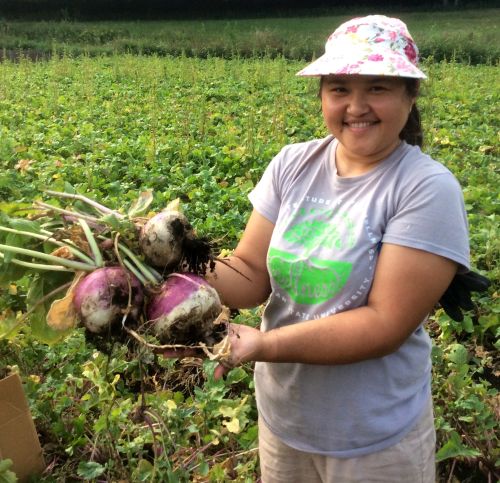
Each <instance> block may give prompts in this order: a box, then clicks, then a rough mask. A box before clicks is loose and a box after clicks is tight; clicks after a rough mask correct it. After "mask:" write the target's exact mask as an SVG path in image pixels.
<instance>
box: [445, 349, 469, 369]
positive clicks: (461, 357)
mask: <svg viewBox="0 0 500 483" xmlns="http://www.w3.org/2000/svg"><path fill="white" fill-rule="evenodd" d="M450 348H451V349H450V352H449V354H448V356H447V358H448V360H449V361H451V362H453V363H454V364H456V365H457V366H461V365H463V364H467V360H468V356H469V353H468V352H467V349H466V348H465V347H464V346H463V345H462V344H452V345H451V346H450Z"/></svg>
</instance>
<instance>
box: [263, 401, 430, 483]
mask: <svg viewBox="0 0 500 483" xmlns="http://www.w3.org/2000/svg"><path fill="white" fill-rule="evenodd" d="M435 446H436V433H435V429H434V415H433V411H432V402H431V401H430V402H429V405H428V407H427V409H426V411H425V413H424V415H423V416H422V417H421V418H420V420H419V421H418V423H417V424H416V425H415V427H414V428H413V429H412V430H411V431H410V432H409V433H408V434H407V435H406V436H405V437H404V438H403V439H402V440H401V441H400V442H399V443H397V444H395V445H394V446H391V447H389V448H387V449H385V450H382V451H379V452H377V453H373V454H369V455H365V456H360V457H356V458H349V459H343V458H332V457H328V456H322V455H315V454H311V453H304V452H303V451H298V450H295V449H293V448H290V447H289V446H287V445H285V444H283V443H282V442H281V440H280V439H278V438H277V437H276V436H274V434H273V433H271V431H269V429H268V428H267V426H266V425H265V424H263V423H262V422H259V457H260V468H261V474H262V483H372V482H378V483H403V482H406V483H434V482H435V478H436V476H435V458H434V454H435Z"/></svg>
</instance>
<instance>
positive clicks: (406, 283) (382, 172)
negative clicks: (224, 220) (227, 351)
mask: <svg viewBox="0 0 500 483" xmlns="http://www.w3.org/2000/svg"><path fill="white" fill-rule="evenodd" d="M417 62H418V60H417V47H416V45H415V44H414V42H413V39H412V38H411V36H410V34H409V33H408V31H407V29H406V26H405V24H404V23H402V22H401V21H400V20H397V19H393V18H388V17H385V16H380V15H372V16H368V17H364V18H356V19H353V20H351V21H348V22H346V23H344V24H343V25H341V26H340V27H339V28H338V29H337V30H336V31H335V32H334V33H333V34H332V35H331V36H330V38H329V39H328V41H327V43H326V50H325V54H324V55H323V56H322V57H320V58H319V59H317V60H316V61H315V62H313V63H312V64H310V65H309V66H307V67H306V68H305V69H303V70H302V71H301V72H299V74H298V75H301V76H315V77H319V78H320V85H321V87H320V97H321V105H322V112H323V117H324V121H325V124H326V126H327V128H328V130H329V132H330V135H329V136H328V137H326V138H325V139H318V140H313V141H309V142H305V143H299V144H294V145H290V146H286V147H285V148H284V149H283V150H282V151H281V152H280V153H279V154H278V155H277V156H276V157H275V158H274V159H273V160H272V162H271V163H270V165H269V166H268V168H267V169H266V171H265V173H264V175H263V177H262V179H261V180H260V182H259V183H258V185H257V186H256V188H255V189H254V190H253V191H252V193H251V194H250V200H251V202H252V204H253V208H254V210H253V212H252V214H251V216H250V219H249V221H248V225H247V227H246V229H245V232H244V234H243V237H242V239H241V241H240V243H239V244H238V247H237V248H236V250H235V251H234V255H233V256H232V257H230V258H229V263H230V264H231V265H232V266H233V267H234V268H236V269H237V271H238V272H240V273H242V274H244V275H245V276H246V277H247V278H244V277H242V276H241V275H239V274H238V272H237V271H235V270H231V269H230V268H228V267H226V266H224V265H222V264H221V265H218V266H217V268H216V271H215V273H214V274H212V275H210V277H209V280H210V282H211V283H212V284H213V286H214V287H216V289H217V290H218V291H219V293H220V295H221V298H222V300H223V302H224V303H225V304H226V305H228V306H230V307H238V308H243V307H254V306H256V305H258V304H261V303H263V302H266V301H267V305H266V308H265V311H264V315H263V320H262V327H261V329H260V330H256V329H253V328H250V327H247V326H243V325H238V324H232V325H231V327H230V340H231V357H230V361H229V363H227V364H226V366H225V367H223V366H220V367H218V368H217V370H216V377H220V376H221V375H222V374H223V372H224V371H225V370H227V368H228V367H230V366H234V365H237V364H240V363H243V362H247V361H256V365H255V385H256V397H257V405H258V410H259V450H260V460H261V471H262V479H263V482H264V483H275V482H286V483H290V482H300V483H313V482H367V481H370V482H371V481H380V482H385V483H387V482H398V483H401V482H403V481H407V482H412V483H415V482H434V479H435V470H434V467H435V464H434V446H435V432H434V424H433V414H432V402H431V393H430V377H431V363H430V350H431V342H430V338H429V336H428V335H427V333H426V332H425V330H424V328H423V324H424V323H425V320H426V316H427V314H428V313H429V312H430V311H431V310H432V309H433V307H434V306H435V304H436V303H437V301H438V300H439V299H440V297H441V296H442V294H443V293H444V291H445V290H446V288H447V287H448V286H449V284H450V282H451V280H452V279H453V277H454V275H455V274H456V273H457V270H458V269H464V267H465V268H467V267H468V266H469V247H468V231H467V219H466V213H465V209H464V203H463V199H462V194H461V189H460V186H459V185H458V183H457V181H456V179H455V178H454V177H453V175H452V174H451V173H450V172H449V171H448V170H447V169H446V168H445V167H443V166H442V165H441V164H439V163H438V162H436V161H434V160H432V159H431V158H429V157H428V156H426V155H425V154H423V153H422V151H421V150H420V147H419V146H418V144H420V143H421V139H422V136H421V134H422V133H421V128H420V118H419V115H418V110H417V108H416V97H417V94H418V87H419V82H420V79H424V78H425V75H424V74H423V72H422V71H421V70H420V69H419V68H418V65H417Z"/></svg>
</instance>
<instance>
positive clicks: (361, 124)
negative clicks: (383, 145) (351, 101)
mask: <svg viewBox="0 0 500 483" xmlns="http://www.w3.org/2000/svg"><path fill="white" fill-rule="evenodd" d="M344 124H345V125H346V126H349V127H352V128H355V129H360V128H364V127H369V126H373V125H374V124H376V121H370V122H368V121H364V122H345V123H344Z"/></svg>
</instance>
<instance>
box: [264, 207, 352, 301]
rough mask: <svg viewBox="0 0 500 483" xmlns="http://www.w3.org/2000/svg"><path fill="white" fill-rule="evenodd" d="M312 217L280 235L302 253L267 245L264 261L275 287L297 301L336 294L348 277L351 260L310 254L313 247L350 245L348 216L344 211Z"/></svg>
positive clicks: (335, 247)
mask: <svg viewBox="0 0 500 483" xmlns="http://www.w3.org/2000/svg"><path fill="white" fill-rule="evenodd" d="M329 214H330V216H328V217H325V218H326V219H322V218H323V217H320V218H314V219H309V220H305V221H302V222H300V223H298V224H296V225H294V226H292V227H291V228H290V229H289V230H288V231H286V232H285V233H284V234H283V239H284V240H285V241H286V242H288V243H290V244H293V245H297V246H301V247H303V249H304V251H303V254H302V255H296V254H295V253H290V252H287V251H283V250H279V249H277V248H274V247H271V248H270V249H269V253H268V265H269V269H270V272H271V275H272V277H273V278H274V280H275V282H276V283H277V284H278V285H279V287H280V288H281V289H282V290H284V291H285V292H286V293H287V294H288V295H289V297H290V298H291V299H292V300H293V301H294V302H296V303H298V304H304V305H313V304H320V303H323V302H325V301H327V300H329V299H331V298H333V297H334V296H335V295H336V294H338V293H339V292H340V291H341V290H342V288H343V287H344V285H345V284H346V282H347V279H348V278H349V275H350V274H351V270H352V263H349V262H345V261H335V260H330V259H321V258H317V257H313V256H311V255H310V254H311V252H313V251H314V250H315V249H317V248H322V249H328V250H329V251H330V253H332V254H333V253H335V252H337V251H339V250H341V249H344V248H350V247H352V246H353V245H354V229H353V223H352V220H350V218H349V217H348V216H347V215H346V214H345V213H344V214H342V215H340V214H337V216H333V217H332V212H331V211H329Z"/></svg>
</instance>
